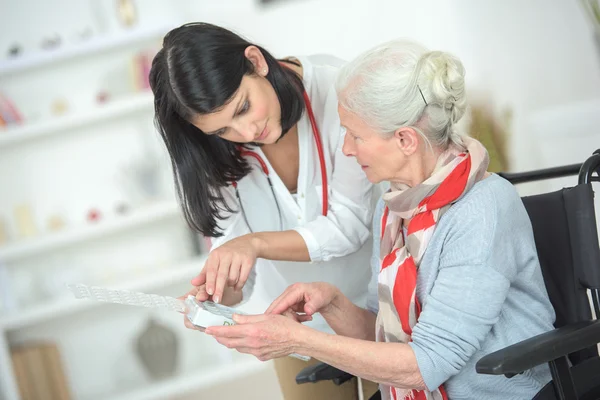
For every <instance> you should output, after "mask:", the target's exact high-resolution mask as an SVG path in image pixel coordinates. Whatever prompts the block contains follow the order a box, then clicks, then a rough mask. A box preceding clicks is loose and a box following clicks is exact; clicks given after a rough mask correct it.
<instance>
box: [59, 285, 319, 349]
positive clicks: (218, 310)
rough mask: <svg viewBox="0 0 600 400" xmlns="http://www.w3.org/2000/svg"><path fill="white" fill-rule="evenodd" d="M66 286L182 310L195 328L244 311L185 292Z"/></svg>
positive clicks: (88, 295)
mask: <svg viewBox="0 0 600 400" xmlns="http://www.w3.org/2000/svg"><path fill="white" fill-rule="evenodd" d="M67 288H68V289H69V290H70V291H71V292H72V293H73V294H74V295H75V298H77V299H91V300H95V301H101V302H104V303H115V304H126V305H130V306H139V307H146V308H158V309H165V310H171V311H177V312H181V313H185V315H186V317H187V319H188V320H189V321H190V322H191V323H192V324H194V325H195V326H197V327H199V328H207V327H209V326H221V325H234V324H235V323H234V322H233V314H242V315H244V314H246V313H244V312H241V311H239V310H237V309H235V308H232V307H227V306H224V305H222V304H217V303H214V302H212V301H198V300H196V298H195V297H194V296H191V295H189V296H188V297H187V298H186V299H185V301H181V300H179V299H176V298H174V297H169V296H160V295H157V294H148V293H142V292H132V291H129V290H120V289H109V288H105V287H100V286H88V285H84V284H81V283H78V284H69V285H67ZM290 356H291V357H295V358H299V359H301V360H305V361H307V360H309V359H310V357H306V356H302V355H299V354H290Z"/></svg>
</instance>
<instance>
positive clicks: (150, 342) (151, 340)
mask: <svg viewBox="0 0 600 400" xmlns="http://www.w3.org/2000/svg"><path fill="white" fill-rule="evenodd" d="M178 347H179V346H178V342H177V336H176V335H175V333H174V332H173V331H172V330H171V329H169V328H168V327H166V326H165V325H163V324H161V323H159V322H157V321H155V320H154V319H150V320H149V321H148V324H147V326H146V328H145V329H144V330H143V331H142V332H141V333H140V334H139V336H138V337H137V340H136V350H137V355H138V357H139V359H140V361H141V363H142V365H143V366H144V368H145V370H146V372H147V373H148V375H149V376H150V377H151V378H152V379H163V378H167V377H170V376H172V375H173V374H174V373H175V371H176V369H177V359H178Z"/></svg>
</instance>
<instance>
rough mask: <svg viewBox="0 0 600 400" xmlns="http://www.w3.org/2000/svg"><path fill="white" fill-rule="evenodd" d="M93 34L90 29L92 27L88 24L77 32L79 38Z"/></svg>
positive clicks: (87, 37) (83, 38) (84, 38)
mask: <svg viewBox="0 0 600 400" xmlns="http://www.w3.org/2000/svg"><path fill="white" fill-rule="evenodd" d="M93 34H94V32H93V31H92V28H90V27H89V26H88V27H86V28H85V29H83V30H82V31H80V32H78V33H77V37H78V38H79V39H80V40H87V39H89V38H91V37H92V35H93Z"/></svg>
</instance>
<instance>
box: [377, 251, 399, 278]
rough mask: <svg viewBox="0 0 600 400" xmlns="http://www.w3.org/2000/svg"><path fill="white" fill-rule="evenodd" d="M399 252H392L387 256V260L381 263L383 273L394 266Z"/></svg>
mask: <svg viewBox="0 0 600 400" xmlns="http://www.w3.org/2000/svg"><path fill="white" fill-rule="evenodd" d="M398 250H399V249H396V250H394V251H392V252H391V253H390V254H388V255H387V256H385V258H384V259H383V261H382V262H381V271H383V270H384V269H386V268H387V267H389V266H390V265H392V264H393V263H394V261H396V253H398ZM381 271H379V272H381Z"/></svg>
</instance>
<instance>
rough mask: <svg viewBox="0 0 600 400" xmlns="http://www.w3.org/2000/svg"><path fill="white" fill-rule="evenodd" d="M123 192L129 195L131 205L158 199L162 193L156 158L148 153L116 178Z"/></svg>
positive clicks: (158, 164) (159, 168)
mask: <svg viewBox="0 0 600 400" xmlns="http://www.w3.org/2000/svg"><path fill="white" fill-rule="evenodd" d="M118 179H119V181H120V182H121V184H122V186H123V188H124V191H125V192H128V193H129V194H130V195H131V198H130V199H129V200H132V201H133V203H134V204H135V203H137V202H141V203H144V202H148V201H153V200H157V199H160V198H161V196H162V195H163V194H164V193H163V187H162V182H161V165H160V162H159V160H158V158H157V157H155V156H154V155H153V154H151V153H149V154H147V155H145V156H144V157H141V158H138V159H137V160H134V161H132V162H131V163H130V164H129V165H127V166H126V167H125V168H124V171H123V173H121V174H119V176H118Z"/></svg>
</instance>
